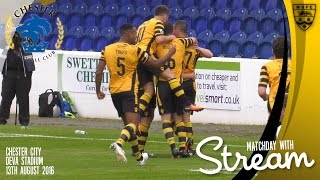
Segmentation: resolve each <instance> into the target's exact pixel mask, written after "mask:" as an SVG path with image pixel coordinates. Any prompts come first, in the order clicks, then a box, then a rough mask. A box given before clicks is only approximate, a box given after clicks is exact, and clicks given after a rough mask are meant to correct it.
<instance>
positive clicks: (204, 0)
mask: <svg viewBox="0 0 320 180" xmlns="http://www.w3.org/2000/svg"><path fill="white" fill-rule="evenodd" d="M212 2H213V1H211V0H199V9H200V11H201V10H203V9H205V8H209V7H212V6H211V3H212Z"/></svg>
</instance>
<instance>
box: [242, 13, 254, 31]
mask: <svg viewBox="0 0 320 180" xmlns="http://www.w3.org/2000/svg"><path fill="white" fill-rule="evenodd" d="M242 29H243V31H244V32H245V33H246V34H247V35H250V34H252V33H254V32H256V31H257V30H258V21H257V20H256V19H254V18H252V17H248V18H247V19H246V20H245V21H244V22H243V27H242Z"/></svg>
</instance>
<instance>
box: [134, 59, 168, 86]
mask: <svg viewBox="0 0 320 180" xmlns="http://www.w3.org/2000/svg"><path fill="white" fill-rule="evenodd" d="M167 68H168V66H167V65H164V66H162V67H161V68H149V67H147V66H146V65H144V64H141V65H139V67H138V77H139V82H140V83H139V88H141V87H143V86H144V85H145V84H147V83H148V82H153V75H155V76H159V75H160V74H161V73H162V72H164V71H165V70H166V69H167Z"/></svg>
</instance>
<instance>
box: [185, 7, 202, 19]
mask: <svg viewBox="0 0 320 180" xmlns="http://www.w3.org/2000/svg"><path fill="white" fill-rule="evenodd" d="M183 16H188V17H190V18H191V19H192V20H194V19H196V18H198V16H199V11H198V9H197V7H195V6H193V7H189V8H187V9H185V10H184V11H183Z"/></svg>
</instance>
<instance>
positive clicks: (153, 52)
mask: <svg viewBox="0 0 320 180" xmlns="http://www.w3.org/2000/svg"><path fill="white" fill-rule="evenodd" d="M168 18H169V8H168V7H167V6H165V5H159V6H157V7H156V8H155V13H154V17H153V18H152V19H150V20H148V21H146V22H144V23H143V24H141V25H140V26H139V28H138V30H136V28H135V27H134V26H133V25H131V24H123V25H122V26H121V27H120V40H119V41H118V42H116V43H114V44H111V45H108V46H106V47H105V48H104V49H103V50H102V52H101V58H100V61H99V65H98V68H97V71H96V93H97V97H98V99H103V98H104V97H105V94H104V93H103V92H102V91H101V81H102V72H103V70H104V68H105V66H107V69H108V71H109V74H110V84H109V89H110V93H111V98H112V101H113V104H114V106H115V108H116V110H117V111H118V115H119V117H121V118H122V120H123V123H124V126H125V127H124V128H123V129H122V131H121V135H120V137H119V139H118V140H117V141H116V142H114V143H112V144H111V147H110V148H111V149H112V150H113V151H114V152H115V154H116V155H117V158H118V160H119V161H121V162H126V161H127V158H126V156H125V152H124V150H123V149H122V145H123V144H124V143H125V142H127V141H128V142H129V143H130V144H131V148H132V152H133V154H134V156H135V158H136V160H137V161H138V165H144V164H145V163H146V160H147V159H148V154H147V153H146V152H144V147H145V144H146V141H147V138H148V131H149V128H150V125H151V122H152V120H153V116H154V109H155V107H156V104H158V109H159V113H160V115H161V119H162V128H163V133H164V135H165V138H166V140H167V142H168V144H169V146H170V149H171V153H172V157H173V158H179V157H182V158H186V157H190V156H192V155H193V154H194V153H195V152H194V150H193V149H192V144H193V140H192V136H193V131H192V123H191V121H190V115H191V114H192V112H193V111H201V110H203V108H202V107H199V106H196V105H194V103H195V94H196V86H195V65H196V62H197V59H198V58H199V57H207V58H210V57H212V52H211V51H210V50H208V49H205V48H201V47H198V42H197V39H196V38H194V37H188V33H187V32H188V28H187V27H188V26H187V24H186V22H185V21H182V20H178V21H176V22H175V23H174V24H173V25H171V24H169V23H168ZM155 87H156V91H155ZM156 101H157V103H156ZM174 134H176V135H177V136H178V139H179V149H177V147H176V144H175V140H174Z"/></svg>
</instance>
